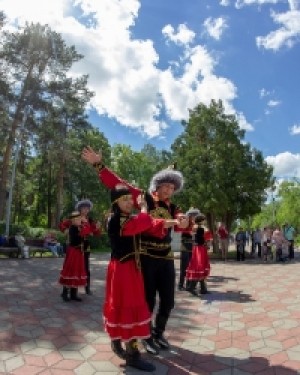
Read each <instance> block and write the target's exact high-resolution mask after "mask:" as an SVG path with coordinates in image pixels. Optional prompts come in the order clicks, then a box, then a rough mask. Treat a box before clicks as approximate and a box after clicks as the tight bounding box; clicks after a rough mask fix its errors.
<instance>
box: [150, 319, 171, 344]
mask: <svg viewBox="0 0 300 375" xmlns="http://www.w3.org/2000/svg"><path fill="white" fill-rule="evenodd" d="M167 321H168V318H167V317H165V316H162V315H160V314H157V315H156V319H155V328H154V330H153V336H154V341H155V342H156V344H158V345H159V347H160V348H161V349H164V350H168V349H170V344H169V342H168V340H167V339H166V338H165V337H164V335H163V333H164V331H165V329H166V324H167Z"/></svg>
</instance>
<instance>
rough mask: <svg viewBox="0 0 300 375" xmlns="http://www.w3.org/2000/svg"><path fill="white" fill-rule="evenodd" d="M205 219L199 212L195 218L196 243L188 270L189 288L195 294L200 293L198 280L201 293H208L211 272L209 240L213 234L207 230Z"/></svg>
mask: <svg viewBox="0 0 300 375" xmlns="http://www.w3.org/2000/svg"><path fill="white" fill-rule="evenodd" d="M204 221H205V216H204V215H203V214H199V215H197V216H196V218H195V227H194V230H195V243H194V245H193V250H192V258H191V260H190V263H189V265H188V268H187V270H186V279H187V281H188V288H187V290H188V291H189V292H190V293H191V294H193V295H198V293H197V292H196V286H197V283H198V282H199V283H200V293H201V294H205V293H208V291H207V287H206V282H205V279H206V278H207V277H208V276H209V274H210V262H209V257H208V254H207V250H208V245H207V242H208V241H210V240H211V234H210V232H209V231H207V230H205V228H204V226H203V223H204Z"/></svg>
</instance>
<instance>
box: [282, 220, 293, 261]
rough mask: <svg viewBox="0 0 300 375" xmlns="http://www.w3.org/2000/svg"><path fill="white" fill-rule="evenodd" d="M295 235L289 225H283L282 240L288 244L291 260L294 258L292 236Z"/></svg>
mask: <svg viewBox="0 0 300 375" xmlns="http://www.w3.org/2000/svg"><path fill="white" fill-rule="evenodd" d="M295 234H296V229H295V228H294V227H293V226H292V225H290V224H289V223H285V224H284V226H283V235H284V238H285V239H286V240H287V241H288V242H289V259H290V260H292V259H294V257H295V251H294V236H295Z"/></svg>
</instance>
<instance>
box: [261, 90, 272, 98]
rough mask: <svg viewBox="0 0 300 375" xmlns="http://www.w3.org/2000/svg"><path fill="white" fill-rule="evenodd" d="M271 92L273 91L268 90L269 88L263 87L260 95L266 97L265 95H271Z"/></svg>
mask: <svg viewBox="0 0 300 375" xmlns="http://www.w3.org/2000/svg"><path fill="white" fill-rule="evenodd" d="M270 94H271V92H270V91H268V90H266V89H261V90H260V91H259V96H260V97H261V98H264V97H265V96H269V95H270Z"/></svg>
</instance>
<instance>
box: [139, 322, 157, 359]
mask: <svg viewBox="0 0 300 375" xmlns="http://www.w3.org/2000/svg"><path fill="white" fill-rule="evenodd" d="M153 330H154V328H153V326H152V322H151V323H150V332H151V336H150V337H149V338H147V339H143V340H142V344H143V346H144V348H145V350H146V352H147V353H149V354H153V355H158V354H159V346H158V345H157V344H156V342H155V341H154V340H153Z"/></svg>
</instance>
